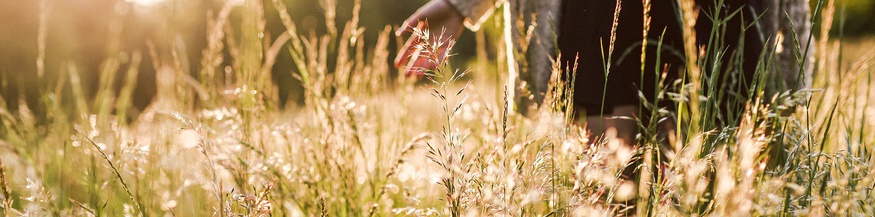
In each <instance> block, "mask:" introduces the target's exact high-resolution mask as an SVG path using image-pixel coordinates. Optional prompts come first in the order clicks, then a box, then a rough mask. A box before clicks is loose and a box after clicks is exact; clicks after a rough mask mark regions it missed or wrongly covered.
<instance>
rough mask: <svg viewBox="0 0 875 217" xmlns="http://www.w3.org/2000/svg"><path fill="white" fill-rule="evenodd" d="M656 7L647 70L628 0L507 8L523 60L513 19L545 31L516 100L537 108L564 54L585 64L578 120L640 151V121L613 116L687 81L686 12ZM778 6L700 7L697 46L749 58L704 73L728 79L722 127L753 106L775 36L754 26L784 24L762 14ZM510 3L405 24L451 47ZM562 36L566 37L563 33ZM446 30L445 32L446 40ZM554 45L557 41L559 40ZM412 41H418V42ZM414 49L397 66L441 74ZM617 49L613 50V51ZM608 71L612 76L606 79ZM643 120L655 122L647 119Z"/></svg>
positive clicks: (636, 7)
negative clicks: (751, 95) (762, 60)
mask: <svg viewBox="0 0 875 217" xmlns="http://www.w3.org/2000/svg"><path fill="white" fill-rule="evenodd" d="M649 2H651V8H650V15H651V20H650V22H649V23H648V26H649V31H648V37H647V40H646V41H647V44H648V46H647V48H646V55H645V56H646V59H645V62H644V64H643V66H644V68H643V70H642V63H641V52H642V46H641V45H642V43H643V42H644V41H645V40H644V38H643V30H644V26H645V22H644V18H643V14H644V5H643V3H642V1H637V0H624V1H621V5H620V6H621V7H619V8H618V7H617V5H616V4H617V2H616V1H613V0H606V1H591V0H528V1H527V0H518V1H508V2H507V3H508V4H509V5H508V7H504V9H505V10H503V11H502V12H503V13H504V15H505V17H509V19H505V20H504V21H505V23H504V26H505V29H504V31H505V34H506V35H510V36H512V37H511V38H506V39H505V41H504V42H505V46H507V47H508V48H510V47H516V48H517V51H523V49H520V48H519V47H518V46H517V45H519V43H514V42H517V40H518V39H519V38H521V37H522V36H520V33H521V32H524V31H519V30H518V29H515V28H518V26H517V25H511V23H512V22H511V21H512V20H517V18H520V17H521V18H524V19H523V20H524V21H525V22H526V23H527V24H530V25H531V24H535V23H536V24H537V25H534V26H535V29H536V30H535V31H534V36H533V37H532V39H531V40H532V41H531V42H530V43H528V48H527V50H526V51H527V52H528V53H527V54H528V55H529V57H528V59H527V60H528V64H526V65H528V66H529V68H527V69H519V67H518V65H517V64H516V63H515V62H514V61H513V59H514V58H509V59H511V61H509V63H508V66H509V67H508V68H509V70H510V71H509V73H510V76H509V78H510V79H509V81H508V82H510V83H511V85H512V86H513V87H514V90H515V92H526V91H521V90H520V88H524V87H523V86H525V87H528V88H529V90H528V91H530V92H531V93H533V95H534V96H533V99H534V101H535V102H534V103H535V104H537V103H540V101H542V100H543V96H544V94H545V92H546V90H547V83H548V81H549V79H550V76H551V67H550V66H551V64H550V61H551V59H552V57H555V56H556V55H555V53H554V52H553V51H554V50H556V48H558V50H559V51H560V52H561V53H562V54H563V55H562V59H561V63H562V64H563V68H566V67H567V66H568V65H571V64H573V61H574V60H575V58H576V57H577V56H579V59H578V64H577V76H576V78H574V81H575V90H574V110H575V115H577V116H580V117H584V116H585V117H586V118H585V122H586V125H587V126H589V127H590V130H591V131H592V135H600V134H601V133H602V132H604V130H605V129H611V128H613V129H615V130H616V131H617V133H618V138H619V139H621V140H624V141H625V142H626V143H629V144H631V143H633V138H634V137H635V134H636V133H637V123H636V122H635V121H632V120H630V119H614V118H606V117H612V116H629V117H640V115H641V114H638V111H639V104H640V103H641V101H640V97H639V91H640V92H641V93H643V96H644V97H645V98H646V100H647V101H648V102H653V100H655V95H656V93H654V87H655V86H656V85H657V78H658V77H660V76H661V75H665V80H666V81H669V82H670V81H674V80H675V79H678V78H681V76H680V75H679V74H680V73H681V71H682V70H683V65H684V55H683V53H684V52H683V40H684V39H683V34H682V31H681V22H682V20H681V17H682V16H680V15H679V14H680V13H681V12H680V10H679V9H678V7H677V3H678V2H677V1H675V0H650V1H649ZM769 2H775V1H748V0H721V1H720V3H721V4H719V5H718V4H716V3H715V0H699V1H696V4H697V6H698V9H699V16H698V19H697V20H695V23H696V28H695V29H696V35H697V37H696V38H697V39H696V40H697V42H696V43H697V45H699V46H700V47H703V46H704V47H708V49H715V48H714V47H717V48H719V50H720V51H722V52H721V53H722V55H723V56H721V57H722V58H725V59H726V60H729V59H730V57H732V56H733V55H732V54H735V53H739V54H743V58H736V59H734V60H733V61H725V62H722V63H723V64H707V65H706V66H705V67H706V68H705V70H704V71H720V72H726V73H723V74H721V76H719V77H720V79H717V80H715V81H717V83H716V85H718V86H719V87H721V88H720V89H717V90H718V91H721V94H724V96H726V97H724V98H723V100H721V102H720V107H722V108H723V109H722V110H723V112H724V114H722V115H718V116H717V117H718V119H727V116H729V115H732V114H728V113H726V111H728V110H729V107H732V106H737V103H744V102H745V100H746V98H747V96H746V93H747V91H740V90H746V89H747V86H746V85H747V84H749V83H750V81H751V79H752V78H753V73H754V71H755V70H756V67H757V62H758V58H759V56H760V54H761V52H762V49H763V47H764V41H766V40H767V39H769V38H771V36H772V35H773V34H763V32H762V31H761V30H762V29H764V28H760V25H756V23H753V21H754V20H757V19H771V20H768V21H763V22H772V23H775V22H777V20H778V19H777V16H765V18H758V17H757V15H759V14H760V13H758V12H761V13H762V12H764V11H767V10H766V9H764V8H765V7H771V6H772V5H774V3H769ZM791 2H797V3H796V4H793V5H794V6H795V7H797V8H798V7H805V8H807V5H806V4H804V1H791ZM501 3H503V1H502V0H433V1H431V2H429V3H428V4H427V5H425V6H423V7H422V8H420V9H419V10H418V11H417V12H416V13H415V14H414V15H413V16H411V17H410V18H409V19H408V20H407V21H405V25H406V26H415V25H417V23H418V22H419V21H422V20H427V21H428V22H429V26H430V28H431V32H432V33H440V32H444V33H445V35H444V36H443V38H455V37H456V36H458V35H459V34H461V31H462V26H463V24H464V25H466V26H468V27H469V28H470V29H472V30H477V29H478V25H479V24H480V22H482V21H483V20H484V19H485V18H486V17H487V16H488V15H489V14H491V13H492V11H493V10H494V9H495V6H496V5H498V4H501ZM751 3H753V4H751ZM718 6H719V7H718ZM617 9H619V16H618V17H617V21H618V22H616V23H617V25H616V27H615V26H614V15H615V11H617ZM766 14H767V15H768V14H770V13H766ZM532 15H534V16H532ZM554 15H555V16H554ZM531 18H534V19H531ZM712 20H720V22H725V25H721V27H725V28H722V29H717V30H718V31H722V32H721V33H718V34H717V35H722V36H724V38H723V40H711V39H712V38H710V37H709V36H710V35H712V31H715V29H714V28H712V27H714V25H713V21H712ZM551 22H552V23H551ZM686 22H690V21H686ZM800 23H801V22H800ZM765 26H767V27H768V26H773V25H765ZM778 26H782V25H778ZM801 26H803V27H807V26H805V25H801ZM553 27H555V28H557V29H555V31H554V29H553ZM442 28H443V29H445V31H441V29H442ZM614 28H616V29H614ZM765 29H766V30H767V31H780V30H778V29H771V30H770V29H768V28H765ZM405 30H407V29H406V28H402V29H401V30H399V34H400V33H402V32H403V31H405ZM613 30H616V34H615V35H616V38H615V41H614V42H613V44H612V43H611V41H612V40H611V36H612V34H611V32H612V31H613ZM796 32H797V33H798V34H799V35H800V36H803V35H807V29H797V31H796ZM554 36H555V37H556V38H558V40H553V39H554ZM432 38H437V37H432ZM741 39H743V40H741ZM410 40H411V41H414V39H413V38H411V39H410ZM554 41H555V42H557V43H554ZM409 44H410V43H408V46H405V47H404V48H402V50H401V54H399V56H398V58H396V61H395V64H396V66H398V67H401V66H404V65H407V66H408V67H407V68H406V69H407V70H415V69H417V68H432V67H433V65H431V64H430V63H429V62H428V61H426V60H423V59H418V58H416V57H415V56H411V53H412V48H411V47H410V46H409ZM785 44H786V43H785ZM612 48H613V51H612V52H610V50H612ZM658 48H660V49H658ZM442 49H446V48H442ZM715 50H716V49H715ZM715 53H716V52H715ZM786 53H791V52H786ZM779 55H781V54H779ZM657 56H659V58H657ZM722 58H717V59H722ZM787 59H790V58H787ZM729 63H736V64H729ZM709 67H710V68H709ZM607 68H610V70H608V72H607V73H606V72H605V71H606V69H607ZM712 69H714V70H712ZM519 72H522V73H519ZM408 73H411V72H408ZM708 75H710V74H708ZM809 77H810V76H809ZM563 79H569V78H563ZM520 81H525V82H524V83H526V84H527V85H519V84H520V83H522V82H520ZM668 86H671V85H668ZM525 99H526V97H519V96H517V97H515V101H516V102H517V103H518V104H520V105H522V106H518V108H520V111H521V112H525V111H526V109H527V108H528V106H526V102H525ZM658 104H659V105H660V106H662V107H667V106H670V105H671V103H667V102H658ZM644 119H646V118H642V120H644ZM719 121H724V122H727V121H728V120H718V122H719ZM724 124H728V123H724Z"/></svg>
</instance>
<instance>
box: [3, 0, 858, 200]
mask: <svg viewBox="0 0 875 217" xmlns="http://www.w3.org/2000/svg"><path fill="white" fill-rule="evenodd" d="M680 1H681V2H692V1H690V0H680ZM324 2H327V3H325V4H323V5H322V6H323V8H322V10H324V11H325V14H326V16H329V18H327V19H325V20H327V21H326V22H325V23H319V24H318V25H320V26H323V27H324V28H326V29H327V31H326V32H325V33H324V34H321V33H320V34H316V33H313V32H305V31H303V30H302V31H299V28H300V25H299V23H300V22H301V21H299V20H293V19H292V15H290V14H289V13H288V11H287V10H284V9H285V8H287V7H288V6H287V5H286V2H284V1H282V0H264V1H257V0H245V1H228V2H227V3H225V4H224V6H222V7H221V9H220V10H217V11H215V12H213V13H210V15H209V16H208V17H204V18H203V19H206V20H207V25H206V28H205V30H206V33H207V34H206V38H204V39H203V40H205V42H206V45H207V46H206V48H205V49H204V50H202V51H199V53H201V55H202V56H200V58H199V59H189V58H188V57H186V55H185V54H186V52H187V51H185V50H183V49H184V46H183V45H180V44H178V43H179V41H178V40H176V41H174V40H168V41H155V42H149V43H148V44H149V46H148V47H149V49H147V50H141V51H134V52H131V51H125V50H122V49H120V48H119V46H118V44H119V43H120V41H122V40H124V39H123V38H122V36H121V34H112V33H113V32H112V31H110V35H111V37H110V40H107V41H106V42H105V43H107V48H108V49H109V51H108V52H107V55H106V56H104V57H102V58H103V61H102V62H101V64H100V65H99V67H98V69H97V70H96V71H95V72H83V71H82V69H81V68H80V67H79V66H77V65H76V64H73V63H70V64H64V65H62V66H60V67H56V68H52V69H57V70H58V72H57V74H58V76H57V79H48V78H44V77H43V76H45V74H46V72H45V70H46V66H45V65H44V64H45V63H44V62H43V59H44V58H45V56H46V53H47V52H49V53H51V49H47V48H46V46H44V45H45V42H44V40H45V37H44V32H45V31H46V30H45V29H46V28H45V25H50V24H49V23H47V22H45V21H42V22H41V23H40V25H41V27H40V29H41V34H40V35H43V36H42V37H38V38H37V41H39V43H40V44H42V45H41V46H39V47H40V48H39V49H40V50H39V51H38V53H39V54H38V55H37V59H35V60H33V61H34V63H36V65H37V66H36V67H37V71H36V72H34V74H36V75H37V76H39V79H38V80H39V83H38V84H37V85H38V87H37V89H38V92H39V93H38V95H37V96H38V99H37V100H36V101H37V102H38V104H37V105H36V106H34V105H32V104H28V103H25V101H24V100H23V99H22V100H19V103H6V102H7V100H0V102H2V103H3V104H0V120H2V127H0V210H2V212H0V213H2V216H628V215H637V216H752V215H753V216H872V215H875V195H873V192H872V191H873V188H875V176H873V175H872V174H873V173H875V158H873V157H872V153H871V152H872V149H870V148H872V147H873V146H872V144H873V142H875V133H872V132H873V129H875V106H873V105H875V104H873V103H870V101H875V94H873V93H875V86H873V85H872V74H873V71H875V53H873V52H872V51H871V50H862V51H861V50H860V49H859V48H858V47H859V46H863V45H862V44H866V43H870V44H871V42H855V43H852V44H847V42H845V40H844V39H843V38H842V37H841V35H840V34H839V35H835V34H833V35H831V34H830V33H829V32H830V30H831V29H830V28H831V25H821V23H832V22H833V20H839V21H840V20H841V19H842V16H840V13H837V12H836V11H838V10H839V9H840V8H841V7H839V5H838V4H837V3H836V2H835V1H832V0H817V1H814V2H813V3H812V5H814V7H812V14H814V16H812V17H813V18H812V23H813V24H812V25H813V26H817V27H819V28H816V31H814V33H812V36H813V37H810V38H811V43H810V44H811V46H797V47H795V48H783V49H784V50H786V52H798V53H800V54H802V53H810V55H811V56H812V57H813V58H812V59H811V60H812V61H813V62H811V63H810V66H811V67H813V68H812V69H811V70H812V71H813V72H814V73H813V75H814V77H813V78H812V81H813V82H812V85H811V87H809V88H805V89H802V90H796V91H785V90H781V89H777V88H773V86H771V83H770V82H771V81H773V80H775V78H774V74H773V73H771V72H774V71H777V70H780V69H778V68H776V67H777V66H775V65H773V64H772V63H773V62H774V60H773V55H771V54H770V52H764V53H763V54H762V55H761V57H760V59H761V63H760V67H759V68H758V72H757V79H755V82H756V83H755V84H754V85H752V88H750V89H749V90H741V91H749V92H750V93H752V94H751V95H752V96H755V97H753V98H751V99H747V101H746V103H744V105H745V106H744V107H743V108H736V109H735V110H733V111H731V112H730V113H731V114H734V116H732V117H720V118H721V119H720V120H724V121H725V123H722V124H721V123H717V121H716V120H718V115H719V114H720V112H716V111H715V110H717V109H718V107H719V106H718V105H717V103H716V102H714V100H713V99H715V98H718V97H722V95H720V93H718V92H717V91H703V90H709V89H710V88H714V87H713V86H712V85H713V84H711V82H708V81H707V79H708V78H709V75H708V74H704V73H705V72H704V71H705V70H704V69H707V68H708V67H707V64H708V63H711V62H715V61H718V60H720V58H721V55H718V54H717V52H719V49H702V52H695V50H698V49H696V48H695V47H688V48H690V49H692V51H693V52H686V53H685V54H686V58H687V61H688V62H687V68H688V69H689V72H691V73H692V74H691V75H690V76H688V77H689V79H685V80H683V81H678V82H673V81H665V82H664V83H665V84H666V85H678V86H679V87H680V88H677V90H679V92H671V91H669V90H670V89H669V88H665V89H661V91H659V96H658V98H660V99H666V100H671V101H673V102H674V105H675V106H676V107H677V108H679V109H678V110H666V109H660V108H658V107H655V106H654V105H652V104H647V105H645V106H643V107H642V110H643V111H646V112H648V113H651V114H652V115H650V116H649V117H652V118H653V120H641V121H640V123H642V124H641V126H640V129H641V130H640V131H641V134H640V135H639V137H638V139H639V143H638V145H637V146H635V147H626V146H622V145H619V143H618V142H617V141H615V140H612V135H606V136H604V137H600V139H598V140H594V141H591V140H590V136H589V135H587V132H586V131H585V130H584V129H583V126H580V125H579V124H577V121H576V120H573V119H572V118H571V116H570V114H569V112H570V110H569V109H568V106H566V105H570V102H569V100H571V97H570V96H569V94H568V91H569V90H571V89H572V88H573V87H570V86H569V84H566V83H563V82H560V81H554V82H553V83H552V84H553V86H552V87H551V90H552V92H551V96H552V97H548V100H547V101H546V102H545V103H544V104H543V106H541V107H540V108H537V109H535V110H534V112H532V113H530V114H527V115H526V116H523V115H521V114H519V113H517V112H514V111H513V109H511V107H512V106H511V104H513V102H508V101H507V100H506V99H505V96H506V95H507V94H508V93H507V92H506V90H507V88H506V87H504V86H502V84H504V83H505V82H504V81H505V80H506V79H507V75H505V74H506V73H503V72H506V71H507V69H506V68H505V67H506V65H503V64H501V63H502V61H505V60H506V59H507V58H514V57H513V56H509V55H507V54H501V52H496V51H501V50H503V49H504V48H503V47H501V45H500V44H499V45H495V43H486V42H485V41H486V40H489V38H491V37H493V36H495V35H496V34H498V33H497V31H493V32H490V27H488V26H487V27H484V29H485V30H484V31H485V33H484V32H478V33H476V38H477V41H478V43H476V55H474V58H473V59H474V60H472V61H468V62H462V61H459V60H458V59H452V58H450V59H448V60H450V61H442V62H440V66H441V67H439V68H438V69H437V70H434V71H433V72H432V73H431V74H430V75H429V76H426V78H423V79H422V80H416V79H414V78H411V77H405V76H399V75H398V72H397V70H396V69H394V67H393V66H392V65H391V64H390V61H391V59H393V58H394V56H391V55H390V54H391V53H393V52H392V51H389V50H390V47H392V46H390V44H400V43H403V42H404V40H403V38H400V37H396V36H394V34H392V33H393V32H395V30H396V28H397V27H393V26H386V27H385V28H383V29H363V28H361V26H360V24H359V19H358V18H359V17H360V16H362V15H361V14H362V13H365V12H364V11H361V7H360V4H359V3H360V1H359V0H356V1H355V4H354V6H352V7H347V8H344V9H346V10H349V11H348V12H350V13H352V19H351V20H350V21H349V22H346V23H334V19H330V18H331V17H330V16H334V14H335V13H339V12H336V11H335V10H338V8H336V7H334V5H333V4H334V1H330V0H328V1H324ZM837 8H839V9H837ZM271 10H273V11H271ZM685 12H687V13H692V12H691V11H685ZM234 13H239V14H242V15H243V16H238V17H237V18H239V20H237V19H232V17H234V16H232V14H234ZM343 13H347V12H343ZM496 16H500V15H496ZM700 16H701V15H700ZM43 19H45V18H43ZM493 19H499V18H493ZM269 20H270V22H279V23H281V24H282V26H283V27H284V31H283V32H282V33H281V34H278V35H274V36H270V34H265V33H266V30H265V24H266V23H267V22H269ZM399 22H400V21H399ZM491 23H493V24H494V25H495V26H493V27H491V28H493V29H499V28H498V27H497V26H499V25H500V23H498V22H491ZM110 29H112V28H110ZM116 29H118V28H116ZM363 31H373V32H376V33H377V38H376V40H365V39H364V37H365V36H364V35H365V34H363ZM717 32H718V33H716V34H715V35H711V36H699V37H712V38H714V39H720V37H721V35H720V34H719V31H717ZM414 34H424V35H428V33H423V32H417V33H414ZM467 34H471V33H467ZM497 37H498V38H500V37H502V36H501V35H498V36H497ZM727 40H733V39H727ZM786 40H792V39H786ZM371 41H373V43H369V42H371ZM161 43H164V44H161ZM445 43H452V42H445ZM798 44H808V43H806V42H801V43H798ZM855 45H856V46H858V47H855ZM421 46H422V47H423V48H425V49H426V50H431V51H436V50H437V48H436V46H437V45H436V44H433V43H429V42H428V41H424V42H423V44H421ZM155 47H171V48H172V49H170V51H169V52H159V51H158V49H156V48H155ZM768 47H769V48H767V49H766V50H774V49H776V48H775V46H774V44H772V45H770V46H768ZM849 48H850V49H851V50H853V51H854V54H853V55H848V56H845V55H843V54H844V53H845V52H843V51H844V49H849ZM281 53H286V54H288V55H287V57H288V58H279V57H280V56H281V55H280V54H281ZM426 53H428V52H426ZM428 55H434V53H430V54H428ZM147 56H148V57H149V58H148V59H149V60H151V61H144V60H145V59H147V58H145V57H147ZM427 57H429V56H427ZM453 61H457V62H453ZM278 62H287V63H288V62H291V63H293V67H292V69H291V70H289V71H287V72H283V73H289V76H290V77H293V78H294V79H297V80H299V81H300V84H301V85H302V87H303V89H302V90H301V91H303V94H302V95H303V98H302V100H301V102H300V103H289V105H282V103H280V101H281V100H280V94H279V93H278V92H279V91H278V89H279V87H278V84H277V83H278V82H277V81H275V80H276V79H278V78H276V77H275V76H272V73H271V72H272V70H273V66H274V65H275V64H276V63H278ZM41 64H42V65H41ZM145 64H149V65H150V66H151V67H152V68H153V69H154V70H155V73H154V74H155V80H156V86H157V88H156V94H155V96H154V98H153V99H152V100H151V103H149V105H148V106H147V107H146V108H145V109H142V110H141V111H140V110H138V109H134V106H133V103H132V101H134V100H135V99H136V98H137V97H140V96H139V95H138V93H136V91H135V86H136V85H137V82H138V81H137V75H138V73H141V72H140V69H141V66H142V65H145ZM190 65H199V67H197V68H198V69H199V70H196V71H194V70H191V68H193V67H190ZM800 65H806V64H800ZM806 66H807V65H806ZM86 73H96V74H97V77H98V82H97V83H96V85H95V86H94V88H96V89H97V90H96V94H94V95H93V96H89V94H85V92H86V91H84V90H83V89H86V88H88V87H85V86H83V81H82V75H83V74H86ZM555 73H557V74H558V73H570V72H565V71H562V70H560V69H558V68H557V69H556V71H555ZM2 97H4V98H5V97H9V96H7V95H2ZM709 99H710V100H709ZM36 107H38V108H36ZM36 111H39V112H36ZM667 119H673V120H676V121H674V122H666V121H665V120H667ZM643 123H647V124H643ZM659 123H672V124H674V125H675V126H676V129H678V130H676V131H673V132H668V133H666V132H664V131H660V130H659V129H660V127H659ZM630 168H631V169H634V170H635V171H637V172H638V173H639V175H638V177H637V178H634V179H626V178H621V176H622V174H623V171H624V170H627V169H630Z"/></svg>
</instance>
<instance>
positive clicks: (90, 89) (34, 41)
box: [0, 0, 875, 114]
mask: <svg viewBox="0 0 875 217" xmlns="http://www.w3.org/2000/svg"><path fill="white" fill-rule="evenodd" d="M231 1H233V0H231ZM284 2H285V4H286V6H287V7H288V8H287V10H289V14H290V15H291V16H292V20H293V21H294V22H295V25H297V28H298V31H299V33H300V34H304V35H307V34H310V33H311V32H312V33H313V34H315V35H322V34H324V33H325V32H326V26H325V17H326V16H325V14H323V13H325V10H324V9H323V6H324V5H323V4H324V2H330V1H325V0H284ZM427 2H428V1H427V0H364V1H362V8H361V18H360V19H361V21H360V26H362V27H364V28H365V31H364V33H363V34H364V40H365V44H366V45H365V47H366V48H369V47H372V46H373V44H374V43H376V40H377V35H378V34H379V33H380V32H381V31H382V30H383V29H384V28H385V26H387V25H388V26H393V27H394V26H397V25H399V24H400V23H401V22H402V21H403V20H404V19H405V18H407V17H408V16H409V15H410V14H412V13H413V12H414V11H415V10H416V9H417V8H418V7H420V6H422V5H423V4H425V3H427ZM226 3H227V2H226V1H225V0H25V1H15V0H0V96H2V98H3V99H4V101H5V102H6V103H7V105H16V104H18V103H19V102H26V103H27V104H29V105H35V104H37V101H38V100H40V99H39V96H40V95H39V93H38V92H39V90H40V88H39V86H40V85H51V84H55V83H56V82H55V81H57V80H59V79H69V76H68V75H66V74H67V73H69V71H70V70H76V71H78V74H79V75H80V76H81V77H82V86H83V87H85V89H84V92H85V95H86V96H87V97H94V94H95V92H96V89H97V88H96V87H97V85H96V84H98V75H99V71H100V70H101V67H102V65H101V64H102V63H103V62H104V60H105V59H106V57H107V56H108V55H109V54H110V53H120V56H121V58H120V59H121V61H120V64H121V66H120V69H126V68H128V65H129V64H130V62H131V61H130V57H131V56H132V55H133V54H134V53H141V54H143V55H142V57H143V59H142V63H143V64H140V65H139V71H140V73H139V74H138V79H137V85H136V89H135V97H134V99H133V104H134V107H135V109H142V108H144V107H146V106H147V105H148V104H149V103H150V101H151V100H152V96H154V95H155V93H156V84H155V80H156V76H155V69H154V66H153V64H151V62H152V60H151V58H152V56H150V55H149V52H150V49H151V50H154V51H155V52H156V53H157V54H158V55H157V56H163V57H168V56H173V55H174V54H173V51H174V50H177V51H183V52H180V53H177V54H175V55H179V59H180V60H183V61H184V63H181V64H183V65H185V67H186V68H187V69H188V70H187V71H188V72H189V73H191V75H192V76H194V75H195V74H196V72H198V70H199V67H200V65H201V64H200V61H201V56H202V52H203V50H204V48H206V46H207V35H206V32H207V21H208V17H209V15H212V16H215V14H216V13H217V11H219V10H220V9H221V7H222V6H223V5H224V4H226ZM335 3H336V12H337V14H336V20H335V23H337V25H338V29H342V27H343V25H344V24H345V23H346V22H347V21H348V20H349V19H350V18H351V17H352V6H353V3H354V0H335ZM836 3H837V7H836V8H837V9H836V14H837V16H836V19H835V22H834V25H833V28H832V30H833V32H832V33H831V34H832V35H833V36H832V37H833V38H838V37H835V36H838V35H839V32H840V31H841V32H842V36H843V41H845V42H846V43H851V44H859V45H861V46H845V47H846V50H845V52H848V53H849V54H850V55H851V56H854V55H860V53H862V52H865V51H868V50H870V49H871V48H872V47H873V46H875V43H873V42H875V40H873V36H875V25H873V23H875V1H872V0H837V2H836ZM812 4H816V2H812ZM264 7H265V18H266V19H267V20H266V27H265V28H266V30H267V32H268V33H270V35H267V36H268V37H273V38H275V37H276V36H278V35H280V33H281V32H282V31H284V30H285V28H284V27H283V25H282V24H281V23H280V20H279V17H278V15H277V12H276V10H275V9H273V8H272V4H271V3H270V1H265V3H264ZM240 14H241V12H240V10H239V8H238V9H236V10H233V12H232V14H231V16H230V21H231V22H232V25H229V26H231V27H230V28H238V27H239V26H240V25H237V24H235V23H239V22H241V17H240V16H241V15H240ZM41 16H43V18H42V19H41ZM41 20H44V21H45V23H44V25H41V22H40V21H41ZM842 22H844V24H843V25H840V24H841V23H842ZM41 26H44V27H45V31H42V32H43V33H45V34H40V32H41V31H40V27H41ZM231 31H232V32H233V29H232V30H231ZM41 38H42V39H44V40H41ZM41 41H42V42H43V43H40V42H41ZM459 43H460V44H461V46H457V48H456V49H455V52H456V53H458V56H456V57H455V58H457V59H468V58H469V57H471V56H473V53H474V52H475V49H474V47H475V46H470V45H473V44H474V34H472V33H470V32H466V33H465V34H463V37H462V38H461V39H460V40H459ZM41 44H42V46H45V54H44V58H39V57H40V56H41V55H40V53H39V50H40V49H39V47H40V46H41ZM150 47H151V48H150ZM396 47H397V42H395V41H392V42H390V43H389V50H390V52H393V51H394V50H396ZM284 49H285V48H284ZM225 52H226V53H227V52H228V51H225ZM226 55H229V54H226ZM394 55H395V54H394V53H391V54H390V56H389V57H390V58H389V60H388V61H391V60H392V59H393V58H394ZM38 59H42V60H43V61H44V66H45V68H44V69H38V67H37V66H38V65H39V64H38ZM230 59H231V58H225V61H230ZM463 62H464V61H463ZM387 64H389V63H387ZM293 70H294V69H293V67H292V62H291V57H290V56H289V53H288V52H287V51H282V52H280V55H279V56H278V61H277V64H276V65H275V66H274V68H273V70H272V71H273V80H274V82H276V83H277V84H278V85H277V86H278V87H279V90H278V96H279V99H280V101H281V105H285V104H288V103H289V102H290V103H300V102H302V95H303V93H302V90H301V87H300V84H299V82H298V81H297V80H296V79H294V78H293V77H292V74H293V73H294V71H293ZM40 72H43V73H40ZM125 72H126V71H125V70H118V73H119V74H122V73H125ZM40 74H42V75H40ZM123 77H124V76H121V75H119V76H115V79H116V80H117V82H116V83H121V80H122V79H123ZM41 81H45V82H41ZM118 86H121V85H117V87H116V88H120V87H118ZM8 107H9V108H11V109H15V108H16V107H18V106H8ZM31 109H35V110H36V113H37V114H39V113H40V111H39V108H38V107H34V106H31Z"/></svg>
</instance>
